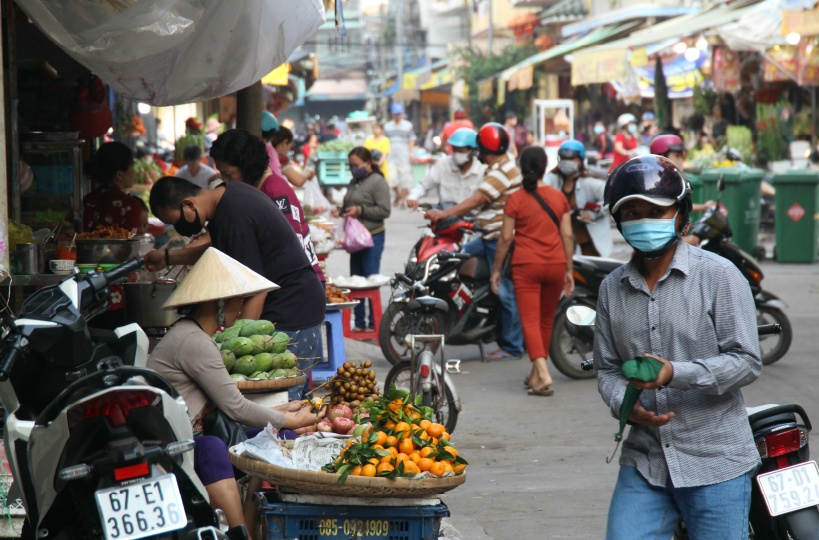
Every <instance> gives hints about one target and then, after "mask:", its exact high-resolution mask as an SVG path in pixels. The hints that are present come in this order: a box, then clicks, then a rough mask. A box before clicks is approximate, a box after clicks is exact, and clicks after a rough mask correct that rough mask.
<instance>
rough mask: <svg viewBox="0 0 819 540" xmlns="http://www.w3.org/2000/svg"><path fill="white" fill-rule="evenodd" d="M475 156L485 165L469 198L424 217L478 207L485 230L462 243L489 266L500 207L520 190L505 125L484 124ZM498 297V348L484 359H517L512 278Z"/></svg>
mask: <svg viewBox="0 0 819 540" xmlns="http://www.w3.org/2000/svg"><path fill="white" fill-rule="evenodd" d="M477 143H478V157H479V159H480V160H481V161H482V162H483V163H485V164H486V165H487V167H488V168H487V169H486V174H485V175H484V179H483V182H481V184H480V185H479V186H478V188H477V190H475V193H473V194H472V195H471V196H470V197H469V198H468V199H466V200H465V201H463V202H460V203H458V204H456V205H455V206H453V207H451V208H448V209H446V210H430V211H428V212H427V213H426V217H427V218H428V219H429V220H430V221H432V222H433V223H435V222H437V221H440V220H441V219H445V218H448V217H450V216H464V215H466V214H468V213H470V212H472V211H473V210H478V212H479V213H478V216H477V219H478V225H480V226H481V227H482V228H484V229H486V230H487V232H486V233H484V234H483V236H481V237H480V238H476V239H475V240H471V241H470V242H467V243H466V245H464V247H463V249H464V251H465V252H467V253H469V254H471V255H473V256H475V257H483V258H484V259H485V260H486V262H487V264H488V265H489V267H490V268H491V267H492V265H493V264H494V262H495V252H496V251H497V247H498V237H499V236H500V229H501V225H502V223H503V208H504V206H505V205H506V201H507V199H508V198H509V196H510V195H512V194H513V193H514V192H516V191H517V190H518V189H520V186H521V181H522V178H521V175H520V170H519V169H518V167H517V165H515V161H514V160H513V159H512V158H511V156H510V155H509V145H510V143H511V140H510V139H509V134H508V133H507V132H506V130H505V129H504V127H503V126H502V125H500V124H498V123H496V122H490V123H488V124H486V125H484V126H483V127H482V128H481V129H480V131H478V136H477ZM498 296H499V298H500V301H501V332H500V334H501V335H500V336H499V337H498V346H499V348H498V350H497V351H495V352H493V353H491V354H488V355H486V357H487V358H489V359H492V360H498V359H502V358H519V357H520V356H521V355H522V354H523V330H522V329H521V325H520V316H519V315H518V306H517V303H516V301H515V289H514V285H513V284H512V280H511V279H509V278H508V277H502V278H501V283H500V287H499V288H498Z"/></svg>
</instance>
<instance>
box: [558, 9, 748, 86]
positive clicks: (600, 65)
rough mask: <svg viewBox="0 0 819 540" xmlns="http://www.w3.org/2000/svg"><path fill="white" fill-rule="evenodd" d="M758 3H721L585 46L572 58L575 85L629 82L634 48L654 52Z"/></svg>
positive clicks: (642, 52) (743, 11) (645, 52)
mask: <svg viewBox="0 0 819 540" xmlns="http://www.w3.org/2000/svg"><path fill="white" fill-rule="evenodd" d="M756 5H757V2H756V1H755V0H754V1H745V2H736V3H732V4H730V5H727V4H719V5H716V6H713V7H711V8H708V9H705V10H703V11H701V12H699V13H696V14H690V15H683V16H680V17H675V18H673V19H669V20H667V21H663V22H661V23H658V24H655V25H654V26H651V27H650V28H646V29H644V30H639V31H637V32H634V33H632V34H631V35H630V36H628V37H625V38H623V39H619V40H616V41H612V42H610V43H606V44H605V45H599V46H593V47H589V48H586V49H583V50H581V51H579V52H577V53H575V54H574V55H573V56H572V57H571V58H570V59H569V60H570V61H571V63H572V85H573V86H579V85H584V84H602V83H610V82H625V81H627V80H629V78H630V77H631V64H630V62H631V57H632V54H633V53H634V52H637V53H639V54H641V55H650V54H652V53H653V52H656V51H657V50H660V49H663V48H665V47H668V46H670V45H672V44H674V43H676V42H677V41H679V40H680V39H681V38H684V37H687V36H690V35H694V34H701V33H703V32H705V31H707V30H709V29H711V28H715V27H719V26H720V25H723V24H726V23H728V22H731V21H736V20H738V19H739V18H740V17H742V16H744V15H746V14H749V13H751V12H752V11H753V10H754V9H755V7H756Z"/></svg>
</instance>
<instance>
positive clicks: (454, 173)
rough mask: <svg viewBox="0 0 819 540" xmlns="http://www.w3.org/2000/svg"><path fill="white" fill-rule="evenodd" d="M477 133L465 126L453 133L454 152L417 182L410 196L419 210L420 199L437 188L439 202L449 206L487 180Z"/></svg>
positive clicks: (451, 142)
mask: <svg viewBox="0 0 819 540" xmlns="http://www.w3.org/2000/svg"><path fill="white" fill-rule="evenodd" d="M477 135H478V134H477V133H476V132H475V130H473V129H469V128H461V129H459V130H457V131H456V132H455V133H453V134H452V136H451V137H449V145H450V146H451V147H452V154H451V155H449V156H447V157H445V158H442V159H440V160H438V162H437V163H436V164H435V165H434V166H433V167H432V169H430V171H429V174H427V176H426V177H425V178H424V179H423V180H421V181H420V182H419V183H418V185H416V186H415V187H414V188H413V189H412V191H411V192H410V194H409V197H408V198H407V206H409V207H410V208H411V209H413V210H416V209H417V208H418V199H420V198H421V197H423V196H424V195H426V194H427V193H429V192H430V191H432V190H434V189H437V190H438V197H439V198H440V202H439V206H440V207H441V208H442V209H443V210H446V209H447V208H450V207H451V206H455V205H456V204H458V203H459V202H460V201H465V200H466V199H468V198H469V197H470V196H471V195H472V194H473V193H475V189H476V188H477V187H478V185H479V184H480V183H481V182H482V181H483V175H484V173H485V172H486V165H484V164H483V163H481V162H480V161H478V160H477V154H478V143H477Z"/></svg>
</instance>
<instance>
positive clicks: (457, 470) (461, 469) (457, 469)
mask: <svg viewBox="0 0 819 540" xmlns="http://www.w3.org/2000/svg"><path fill="white" fill-rule="evenodd" d="M452 469H453V471H454V472H455V474H456V475H458V474H461V473H463V472H464V469H466V463H457V464H455V466H454V467H452Z"/></svg>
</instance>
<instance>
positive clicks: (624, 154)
mask: <svg viewBox="0 0 819 540" xmlns="http://www.w3.org/2000/svg"><path fill="white" fill-rule="evenodd" d="M617 127H618V128H619V129H620V131H619V132H618V133H617V136H616V137H615V138H614V159H612V160H611V168H610V169H609V170H610V171H613V170H614V168H615V167H617V166H618V165H622V164H623V163H625V162H626V161H628V160H629V159H631V158H632V157H634V155H635V154H636V149H637V136H636V135H635V134H636V133H637V118H635V117H634V115H633V114H630V113H626V114H621V115H620V116H619V117H618V118H617Z"/></svg>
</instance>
